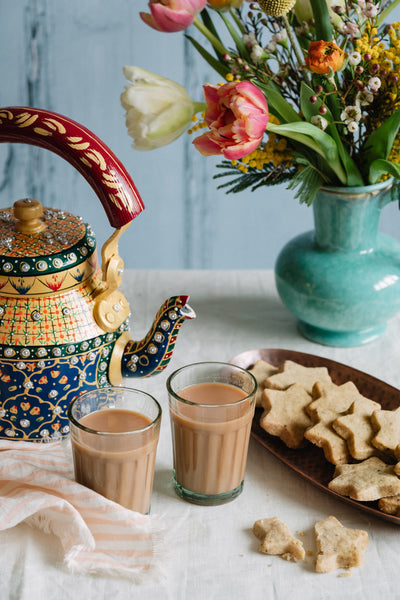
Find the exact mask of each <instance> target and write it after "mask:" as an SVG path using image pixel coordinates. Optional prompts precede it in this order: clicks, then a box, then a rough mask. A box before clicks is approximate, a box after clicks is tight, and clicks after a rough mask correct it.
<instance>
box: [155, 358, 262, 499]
mask: <svg viewBox="0 0 400 600" xmlns="http://www.w3.org/2000/svg"><path fill="white" fill-rule="evenodd" d="M167 389H168V397H169V413H170V420H171V430H172V445H173V457H174V485H175V490H176V492H177V494H178V495H179V496H180V497H181V498H184V499H185V500H188V501H189V502H193V503H195V504H203V505H215V504H222V503H224V502H229V501H230V500H233V499H234V498H236V497H237V496H239V494H240V493H241V491H242V489H243V481H244V474H245V470H246V460H247V450H248V446H249V437H250V429H251V422H252V419H253V415H254V408H255V395H256V391H257V382H256V380H255V378H254V377H253V375H252V374H251V373H249V372H248V371H246V370H244V369H241V368H240V367H236V366H234V365H230V364H226V363H221V362H203V363H196V364H192V365H187V366H185V367H182V368H181V369H178V370H177V371H175V372H174V373H172V375H170V377H169V378H168V381H167Z"/></svg>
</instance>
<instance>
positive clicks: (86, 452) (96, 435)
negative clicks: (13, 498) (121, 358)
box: [68, 387, 161, 514]
mask: <svg viewBox="0 0 400 600" xmlns="http://www.w3.org/2000/svg"><path fill="white" fill-rule="evenodd" d="M68 418H69V424H70V430H71V442H72V453H73V459H74V470H75V479H76V481H78V483H81V484H82V485H85V486H86V487H88V488H90V489H92V490H94V491H95V492H98V493H99V494H102V495H103V496H105V497H106V498H108V499H109V500H113V501H114V502H118V504H121V505H122V506H125V507H126V508H129V509H130V510H135V511H137V512H140V513H143V514H147V513H149V511H150V499H151V492H152V488H153V478H154V464H155V459H156V452H157V443H158V437H159V433H160V423H161V406H160V405H159V404H158V402H157V400H155V399H154V398H153V397H152V396H150V395H149V394H146V393H145V392H142V391H140V390H134V389H129V388H113V387H106V388H101V389H98V390H93V391H91V392H86V393H85V394H82V395H81V396H78V397H77V398H75V400H73V401H72V402H71V404H70V406H69V408H68Z"/></svg>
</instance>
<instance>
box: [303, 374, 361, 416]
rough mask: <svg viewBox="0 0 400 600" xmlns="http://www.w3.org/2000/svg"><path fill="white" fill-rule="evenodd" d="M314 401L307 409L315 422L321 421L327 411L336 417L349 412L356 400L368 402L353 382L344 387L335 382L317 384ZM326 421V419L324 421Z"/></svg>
mask: <svg viewBox="0 0 400 600" xmlns="http://www.w3.org/2000/svg"><path fill="white" fill-rule="evenodd" d="M312 397H313V401H312V402H311V403H310V404H309V406H308V407H307V412H308V414H309V415H310V417H311V418H312V419H313V421H314V422H318V421H320V420H321V418H322V416H320V415H323V414H325V413H326V411H331V412H332V413H334V414H335V415H336V416H339V415H341V414H343V413H345V412H347V411H348V410H349V408H350V406H351V405H352V404H353V402H355V401H356V400H362V399H364V400H367V398H365V397H364V396H362V395H361V394H360V392H359V391H358V389H357V387H356V386H355V385H354V383H353V382H352V381H348V382H347V383H344V384H342V385H336V384H335V383H333V382H328V383H326V382H320V381H318V382H316V383H315V385H314V386H313V389H312ZM324 420H325V421H326V418H325V419H324Z"/></svg>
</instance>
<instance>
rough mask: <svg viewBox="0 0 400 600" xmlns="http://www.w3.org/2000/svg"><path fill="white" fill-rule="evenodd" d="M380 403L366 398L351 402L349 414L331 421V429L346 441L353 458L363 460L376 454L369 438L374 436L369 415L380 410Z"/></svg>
mask: <svg viewBox="0 0 400 600" xmlns="http://www.w3.org/2000/svg"><path fill="white" fill-rule="evenodd" d="M380 408H381V407H380V404H379V403H378V402H374V401H373V400H369V399H367V398H364V399H359V400H356V401H355V402H353V404H352V405H351V407H350V410H349V414H347V415H342V416H340V417H338V418H337V419H336V420H335V421H333V423H332V427H333V429H334V430H335V431H336V433H338V434H339V435H340V436H341V437H342V438H343V439H344V440H346V442H347V447H348V449H349V452H350V454H351V456H352V457H353V458H355V459H356V460H365V459H366V458H369V457H370V456H374V455H375V454H376V448H375V447H374V446H373V445H372V443H371V440H372V438H373V436H374V430H373V429H372V425H371V420H370V416H371V415H372V413H373V412H374V411H376V410H380Z"/></svg>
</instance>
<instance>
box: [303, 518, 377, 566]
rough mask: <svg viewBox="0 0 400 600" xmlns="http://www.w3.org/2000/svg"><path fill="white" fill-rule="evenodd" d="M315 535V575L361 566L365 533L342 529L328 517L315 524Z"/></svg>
mask: <svg viewBox="0 0 400 600" xmlns="http://www.w3.org/2000/svg"><path fill="white" fill-rule="evenodd" d="M315 535H316V542H317V561H316V565H315V570H316V571H317V573H328V571H333V570H334V569H340V568H342V569H349V568H351V567H359V566H360V565H362V563H363V558H364V554H363V553H364V551H365V550H366V548H367V546H368V534H367V532H366V531H363V530H362V529H349V528H347V527H344V525H342V524H341V522H340V521H338V519H336V517H333V516H330V517H327V518H326V519H324V520H323V521H318V523H316V524H315Z"/></svg>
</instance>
